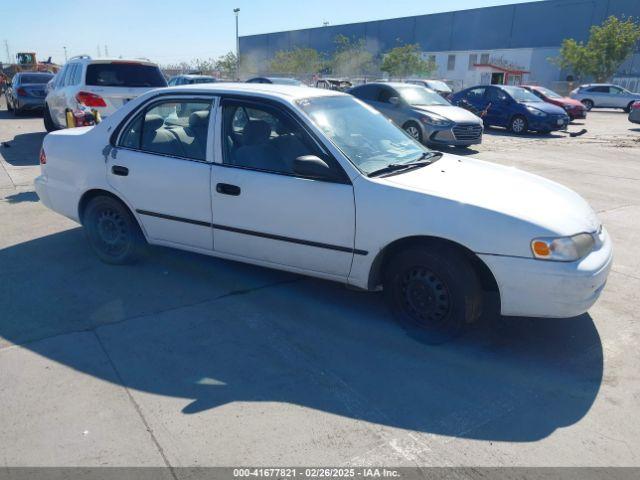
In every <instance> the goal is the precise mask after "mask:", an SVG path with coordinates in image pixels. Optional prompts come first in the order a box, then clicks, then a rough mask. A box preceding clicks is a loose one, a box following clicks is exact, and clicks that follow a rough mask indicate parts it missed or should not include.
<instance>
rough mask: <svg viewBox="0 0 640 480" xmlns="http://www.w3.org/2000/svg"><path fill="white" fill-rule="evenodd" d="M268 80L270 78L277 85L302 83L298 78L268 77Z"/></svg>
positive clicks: (298, 84)
mask: <svg viewBox="0 0 640 480" xmlns="http://www.w3.org/2000/svg"><path fill="white" fill-rule="evenodd" d="M269 80H271V83H274V84H278V85H296V86H301V85H302V82H301V81H300V80H296V79H295V78H270V79H269Z"/></svg>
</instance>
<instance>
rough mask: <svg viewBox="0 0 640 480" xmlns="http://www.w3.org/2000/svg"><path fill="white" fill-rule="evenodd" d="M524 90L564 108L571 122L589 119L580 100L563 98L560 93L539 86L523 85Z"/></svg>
mask: <svg viewBox="0 0 640 480" xmlns="http://www.w3.org/2000/svg"><path fill="white" fill-rule="evenodd" d="M522 88H526V89H527V90H529V91H530V92H531V93H533V94H534V95H535V96H536V97H538V98H539V99H540V100H542V101H543V102H547V103H552V104H553V105H557V106H559V107H562V108H563V109H564V111H565V112H567V115H569V118H570V119H571V120H577V119H580V118H587V108H586V107H585V106H584V105H583V104H582V102H579V101H578V100H574V99H573V98H570V97H563V96H562V95H560V94H559V93H556V92H554V91H553V90H549V89H548V88H545V87H541V86H539V85H522Z"/></svg>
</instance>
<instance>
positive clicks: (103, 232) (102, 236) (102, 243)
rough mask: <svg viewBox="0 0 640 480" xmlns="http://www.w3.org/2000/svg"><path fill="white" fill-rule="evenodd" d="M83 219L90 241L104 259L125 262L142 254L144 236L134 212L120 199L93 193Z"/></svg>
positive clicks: (136, 258) (98, 254)
mask: <svg viewBox="0 0 640 480" xmlns="http://www.w3.org/2000/svg"><path fill="white" fill-rule="evenodd" d="M82 220H83V222H82V223H83V226H84V229H85V232H86V235H87V238H88V240H89V244H90V245H91V247H92V248H93V250H94V252H95V253H96V255H97V256H98V257H99V258H100V260H102V261H103V262H106V263H110V264H114V265H124V264H128V263H134V262H135V261H136V260H139V259H140V257H141V256H142V253H143V251H144V247H145V241H144V236H143V235H142V232H141V231H140V227H139V226H138V223H137V222H136V220H135V218H134V217H133V215H131V213H130V212H129V210H128V209H127V207H126V206H125V205H124V204H123V203H122V202H120V201H119V200H116V199H115V198H113V197H108V196H98V197H95V198H94V199H92V200H91V201H90V202H89V204H88V205H87V207H86V209H85V211H84V214H83V218H82Z"/></svg>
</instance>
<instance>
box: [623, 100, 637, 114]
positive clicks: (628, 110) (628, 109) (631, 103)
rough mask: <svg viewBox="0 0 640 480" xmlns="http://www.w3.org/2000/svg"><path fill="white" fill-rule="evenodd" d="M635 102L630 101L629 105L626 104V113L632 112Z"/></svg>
mask: <svg viewBox="0 0 640 480" xmlns="http://www.w3.org/2000/svg"><path fill="white" fill-rule="evenodd" d="M634 103H635V102H629V105H627V106H626V108H625V109H624V111H625V112H626V113H630V112H631V106H632V105H633V104H634Z"/></svg>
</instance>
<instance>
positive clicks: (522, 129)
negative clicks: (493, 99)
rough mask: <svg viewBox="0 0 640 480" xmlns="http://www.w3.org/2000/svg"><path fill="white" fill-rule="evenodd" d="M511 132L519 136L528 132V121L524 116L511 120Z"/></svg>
mask: <svg viewBox="0 0 640 480" xmlns="http://www.w3.org/2000/svg"><path fill="white" fill-rule="evenodd" d="M509 130H511V131H512V132H513V133H515V134H518V135H520V134H522V133H527V130H529V125H528V124H527V119H526V118H524V117H523V116H522V115H516V116H515V117H513V118H512V119H511V122H509Z"/></svg>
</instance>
